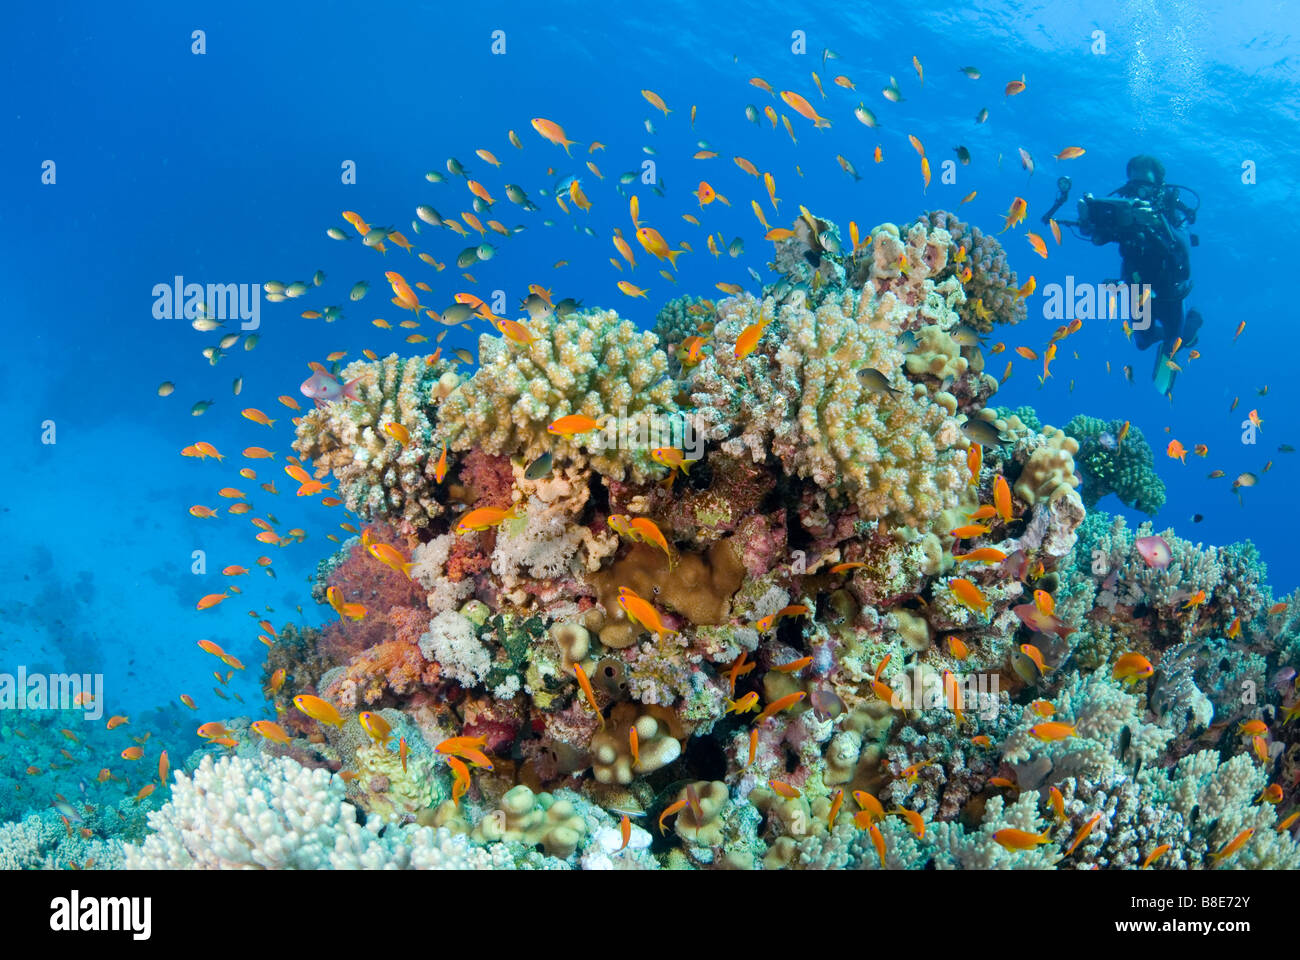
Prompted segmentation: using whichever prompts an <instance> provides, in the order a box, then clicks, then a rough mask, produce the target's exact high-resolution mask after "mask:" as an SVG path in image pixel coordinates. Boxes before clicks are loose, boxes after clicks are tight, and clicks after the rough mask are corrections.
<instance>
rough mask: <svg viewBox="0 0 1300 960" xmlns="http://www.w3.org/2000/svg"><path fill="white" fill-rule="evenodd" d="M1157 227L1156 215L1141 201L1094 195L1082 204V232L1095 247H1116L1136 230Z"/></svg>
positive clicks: (1089, 195)
mask: <svg viewBox="0 0 1300 960" xmlns="http://www.w3.org/2000/svg"><path fill="white" fill-rule="evenodd" d="M1156 225H1157V224H1156V215H1155V211H1154V210H1152V209H1151V207H1150V205H1149V204H1147V203H1144V202H1143V201H1141V200H1134V199H1130V198H1127V197H1094V196H1093V195H1092V194H1090V193H1086V194H1084V195H1083V197H1082V199H1080V200H1079V230H1080V232H1081V233H1082V234H1083V235H1084V236H1085V237H1088V238H1090V239H1091V240H1092V242H1093V243H1095V244H1099V245H1100V244H1103V243H1114V242H1116V241H1118V240H1119V239H1120V238H1121V237H1122V236H1124V235H1125V234H1131V232H1132V230H1133V227H1134V226H1137V227H1144V228H1147V229H1151V230H1154V229H1155V227H1156Z"/></svg>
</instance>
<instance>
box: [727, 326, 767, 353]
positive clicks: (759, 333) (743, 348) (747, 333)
mask: <svg viewBox="0 0 1300 960" xmlns="http://www.w3.org/2000/svg"><path fill="white" fill-rule="evenodd" d="M766 329H767V324H765V323H763V322H762V321H761V320H760V321H758V322H756V323H751V324H750V325H749V326H747V327H746V328H745V329H744V330H742V331H740V336H738V337H737V338H736V347H735V350H734V356H735V357H736V359H737V360H743V359H745V358H746V357H747V356H749V355H750V354H751V353H753V352H754V348H755V347H757V346H758V341H759V340H761V339H762V338H763V331H765V330H766Z"/></svg>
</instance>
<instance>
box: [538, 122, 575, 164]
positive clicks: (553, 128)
mask: <svg viewBox="0 0 1300 960" xmlns="http://www.w3.org/2000/svg"><path fill="white" fill-rule="evenodd" d="M532 125H533V129H534V130H536V131H537V132H538V133H539V134H541V135H542V136H543V137H544V138H545V139H547V140H549V141H551V143H553V144H555V145H556V146H557V147H564V152H565V153H569V147H571V146H573V144H575V143H577V141H576V140H569V139H567V138H566V137H565V135H564V128H563V127H562V126H560V125H559V124H558V123H555V122H554V121H551V120H547V119H545V118H543V117H534V118H533V119H532ZM569 155H570V156H572V154H569Z"/></svg>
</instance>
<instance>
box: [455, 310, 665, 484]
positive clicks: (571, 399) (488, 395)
mask: <svg viewBox="0 0 1300 960" xmlns="http://www.w3.org/2000/svg"><path fill="white" fill-rule="evenodd" d="M525 326H526V327H527V328H528V331H529V333H530V335H531V336H532V338H533V340H532V342H531V343H529V344H528V345H527V346H521V345H519V344H516V343H514V342H512V341H510V340H506V339H505V338H504V337H493V336H488V335H486V334H485V335H484V336H482V337H481V338H480V340H479V360H480V366H479V369H478V370H477V371H476V372H475V373H474V375H473V376H472V377H470V378H469V379H468V380H467V381H465V382H464V383H463V384H461V385H460V386H459V387H458V388H457V389H456V390H454V391H452V392H451V394H450V396H448V397H447V399H446V400H445V401H444V402H443V404H442V406H441V408H440V409H439V428H438V434H437V436H436V437H435V438H434V439H435V442H441V441H443V440H446V441H447V443H448V445H449V446H450V447H451V449H453V450H470V449H475V448H477V449H481V450H483V451H485V452H487V453H489V454H493V455H505V456H511V457H517V458H520V459H522V460H524V461H531V460H533V459H535V458H536V457H539V456H541V455H542V454H543V453H545V452H547V451H548V450H549V451H551V453H552V455H553V456H554V458H555V461H556V462H557V463H558V464H560V465H566V464H567V465H573V466H579V467H581V466H583V465H586V464H590V466H591V467H592V469H594V470H596V471H598V472H599V473H601V474H604V475H606V476H610V477H615V478H617V479H622V478H623V477H625V476H631V477H632V478H633V479H636V480H644V479H646V478H647V477H649V476H651V475H656V474H657V472H661V471H658V468H657V467H656V466H655V465H654V463H653V462H652V461H651V460H650V454H649V447H650V444H649V442H648V441H643V440H639V439H638V437H637V433H636V432H637V431H638V430H641V431H645V432H647V433H648V432H649V431H650V430H652V429H654V430H658V431H666V432H667V433H668V435H670V436H671V433H672V429H673V426H672V424H673V422H674V420H675V419H676V414H677V405H676V402H675V400H674V393H675V389H674V384H673V382H672V381H671V380H670V379H669V378H668V377H667V376H666V374H667V371H668V357H667V356H666V355H665V354H664V352H663V351H662V350H661V349H659V343H658V338H657V337H655V335H654V334H652V333H647V332H645V331H641V330H638V329H637V328H636V326H635V325H634V324H632V323H631V322H630V321H628V320H623V319H620V318H619V316H618V314H616V313H614V311H612V310H588V311H584V312H581V313H572V314H569V315H568V316H567V317H564V318H563V319H559V318H556V317H555V315H554V314H547V315H546V316H545V317H543V318H538V319H534V320H531V321H529V322H528V323H526V324H525ZM571 414H582V415H584V416H587V417H591V418H592V419H594V420H600V419H601V418H604V417H606V415H609V416H610V417H613V418H616V420H619V421H623V422H624V423H630V424H631V427H632V434H631V440H630V441H629V438H628V431H627V430H626V429H623V430H622V431H621V433H622V435H621V436H616V437H615V442H614V443H612V444H608V445H606V444H605V443H604V441H602V440H600V439H599V438H600V436H601V435H599V434H597V433H595V432H590V433H586V434H583V433H579V434H577V435H576V436H573V437H572V438H571V439H570V438H565V437H560V436H555V435H552V434H549V433H548V432H547V427H548V426H549V425H550V424H551V423H553V422H554V421H556V420H558V419H560V418H561V417H564V416H568V415H571ZM676 431H677V434H678V435H680V432H681V427H680V423H679V424H678V426H677V428H676ZM615 432H616V433H617V432H619V431H617V430H616V431H615ZM657 445H659V446H671V445H672V444H669V443H663V444H657ZM629 447H632V449H629Z"/></svg>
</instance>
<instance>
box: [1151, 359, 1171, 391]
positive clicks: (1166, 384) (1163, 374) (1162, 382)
mask: <svg viewBox="0 0 1300 960" xmlns="http://www.w3.org/2000/svg"><path fill="white" fill-rule="evenodd" d="M1168 359H1169V354H1167V353H1165V351H1164V349H1163V348H1162V349H1160V350H1158V351H1157V352H1156V368H1155V369H1154V370H1153V371H1151V380H1152V385H1153V386H1154V387H1155V388H1156V393H1158V394H1160V395H1161V396H1166V395H1167V394H1168V393H1169V392H1170V391H1171V390H1173V389H1174V370H1173V369H1171V368H1170V366H1169V364H1167V363H1165V361H1166V360H1168Z"/></svg>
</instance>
